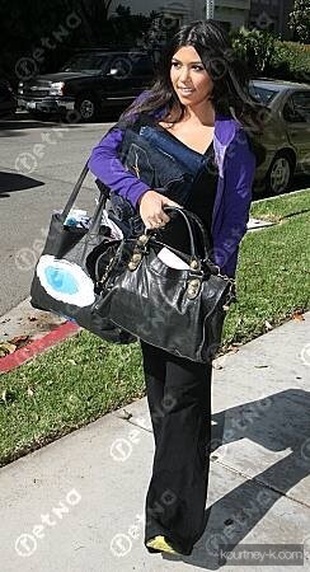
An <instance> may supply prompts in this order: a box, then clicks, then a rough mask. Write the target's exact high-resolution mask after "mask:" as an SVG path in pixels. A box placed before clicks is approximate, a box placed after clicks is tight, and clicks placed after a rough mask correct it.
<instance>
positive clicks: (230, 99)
mask: <svg viewBox="0 0 310 572" xmlns="http://www.w3.org/2000/svg"><path fill="white" fill-rule="evenodd" d="M183 46H193V47H194V48H195V50H196V51H197V53H198V54H199V56H200V58H201V61H202V63H203V64H204V67H205V69H206V70H207V72H208V73H209V74H210V76H211V78H212V80H213V82H214V89H213V93H212V102H213V105H214V108H215V112H216V114H217V115H224V116H228V117H234V118H235V119H237V120H238V121H239V122H240V123H241V124H242V125H243V126H244V127H248V128H250V129H253V130H254V131H256V130H258V131H259V130H260V129H261V127H262V122H263V115H264V108H263V106H262V105H260V104H259V103H258V102H257V101H256V100H255V99H254V97H252V96H251V94H250V92H249V77H248V73H247V69H246V65H245V63H244V62H242V61H241V60H240V59H238V58H237V57H236V55H235V54H234V51H233V49H232V46H231V43H230V40H229V36H228V34H227V33H226V31H225V30H224V29H223V27H222V26H221V25H220V24H219V23H218V22H216V21H215V20H199V21H197V22H192V23H191V24H188V25H185V26H182V27H181V28H180V29H179V31H178V32H177V33H176V34H175V35H174V37H173V38H172V40H171V41H170V42H169V43H168V44H167V46H166V48H165V49H164V50H163V53H162V57H161V60H160V62H159V65H158V70H157V77H156V80H155V83H154V84H153V86H152V87H151V88H150V91H149V92H148V96H147V97H146V98H145V99H144V100H142V101H141V102H139V101H138V102H136V103H134V104H132V105H131V106H130V107H129V108H128V109H127V110H126V111H125V112H124V113H123V114H122V116H121V118H123V119H126V117H127V118H128V117H129V116H132V117H133V116H134V115H135V114H136V113H137V114H140V113H148V112H152V111H156V110H159V109H160V108H165V109H166V110H167V114H166V118H167V117H168V116H169V121H179V120H180V119H182V117H183V116H184V112H185V107H184V106H183V105H182V104H181V102H180V101H179V99H178V97H177V95H176V93H175V92H174V90H173V87H172V84H171V80H170V68H171V60H172V58H173V55H174V54H175V53H176V52H177V51H178V49H179V48H181V47H183Z"/></svg>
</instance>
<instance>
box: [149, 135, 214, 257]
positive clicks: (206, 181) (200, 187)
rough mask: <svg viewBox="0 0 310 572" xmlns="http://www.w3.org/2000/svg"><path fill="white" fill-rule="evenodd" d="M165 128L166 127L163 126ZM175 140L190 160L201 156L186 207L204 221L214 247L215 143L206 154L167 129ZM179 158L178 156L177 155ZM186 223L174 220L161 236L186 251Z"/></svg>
mask: <svg viewBox="0 0 310 572" xmlns="http://www.w3.org/2000/svg"><path fill="white" fill-rule="evenodd" d="M162 129H164V128H162ZM165 131H166V133H168V134H169V135H170V136H171V137H173V139H174V140H177V141H178V142H179V144H180V146H181V148H182V155H183V156H184V148H186V150H187V154H188V161H189V162H190V161H191V159H193V156H195V159H196V160H197V156H198V157H200V158H201V167H200V169H199V170H198V172H197V175H196V177H195V179H194V181H193V184H192V188H191V191H190V195H189V199H188V201H187V203H186V205H184V206H185V208H186V209H188V210H190V211H192V212H193V213H194V214H196V215H197V216H198V217H199V218H200V220H201V221H202V223H203V225H204V227H205V230H206V232H207V236H208V238H209V242H210V247H211V248H212V237H211V225H212V213H213V207H214V200H215V195H216V190H217V177H218V169H217V166H216V163H215V157H214V148H213V143H211V145H210V146H209V147H208V149H207V150H206V152H205V153H204V154H201V153H198V152H197V151H194V150H193V149H191V148H190V147H188V146H187V145H185V143H183V142H182V141H179V139H177V138H176V137H175V136H174V135H173V134H172V133H170V132H169V131H167V130H165ZM176 159H177V157H176ZM183 227H184V223H183V224H182V222H180V221H178V220H177V219H176V220H172V221H171V222H170V223H169V224H167V226H166V227H165V228H164V229H163V230H161V231H160V234H161V238H162V240H163V241H164V242H166V243H167V244H170V245H171V246H174V247H175V248H179V249H180V250H183V251H185V252H187V251H188V242H187V240H186V233H185V232H184V231H185V227H184V228H183Z"/></svg>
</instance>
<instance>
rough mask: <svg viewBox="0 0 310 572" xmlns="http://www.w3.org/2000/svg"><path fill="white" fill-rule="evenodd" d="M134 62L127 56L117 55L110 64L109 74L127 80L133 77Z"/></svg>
mask: <svg viewBox="0 0 310 572" xmlns="http://www.w3.org/2000/svg"><path fill="white" fill-rule="evenodd" d="M131 72H132V62H131V60H130V57H128V55H127V54H124V55H115V56H113V57H112V59H111V60H110V62H109V70H108V73H109V74H110V75H113V76H115V77H117V78H125V77H128V76H130V75H131Z"/></svg>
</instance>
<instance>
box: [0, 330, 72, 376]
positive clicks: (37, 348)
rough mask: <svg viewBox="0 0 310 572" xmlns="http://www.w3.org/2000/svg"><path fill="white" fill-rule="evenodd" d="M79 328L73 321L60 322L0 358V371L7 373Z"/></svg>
mask: <svg viewBox="0 0 310 572" xmlns="http://www.w3.org/2000/svg"><path fill="white" fill-rule="evenodd" d="M80 329H81V328H80V326H78V325H77V324H76V323H74V322H65V323H64V324H61V325H60V326H58V327H57V328H56V329H55V330H52V331H51V332H48V333H47V334H45V335H44V336H42V337H41V338H39V339H36V340H33V341H32V342H30V343H29V344H27V345H26V346H24V347H23V348H20V349H18V350H16V351H15V352H14V353H12V354H9V355H7V356H4V357H2V358H0V373H8V372H9V371H11V370H13V369H15V368H16V367H19V366H20V365H22V364H23V363H25V362H26V361H28V360H30V359H32V358H33V357H35V356H36V355H37V354H40V353H43V352H44V351H45V350H47V349H49V348H51V347H52V346H54V345H56V344H57V343H58V342H61V341H63V340H65V339H66V338H68V337H70V336H73V335H74V334H76V333H77V332H78V331H79V330H80Z"/></svg>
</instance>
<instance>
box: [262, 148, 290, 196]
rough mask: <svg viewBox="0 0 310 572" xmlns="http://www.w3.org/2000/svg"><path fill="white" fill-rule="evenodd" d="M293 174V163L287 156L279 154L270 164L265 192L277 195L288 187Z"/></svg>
mask: <svg viewBox="0 0 310 572" xmlns="http://www.w3.org/2000/svg"><path fill="white" fill-rule="evenodd" d="M293 174H294V167H293V162H292V160H291V159H290V158H289V156H288V155H286V154H284V153H281V154H279V155H277V156H276V157H275V158H274V160H273V161H272V163H271V166H270V169H269V171H268V175H267V177H266V190H267V191H269V192H271V193H272V194H273V195H279V194H281V193H284V192H285V191H287V190H288V189H289V187H290V184H291V182H292V178H293Z"/></svg>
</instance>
